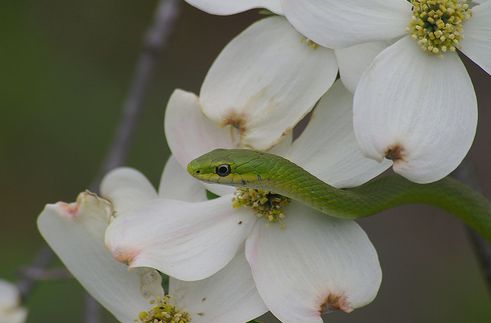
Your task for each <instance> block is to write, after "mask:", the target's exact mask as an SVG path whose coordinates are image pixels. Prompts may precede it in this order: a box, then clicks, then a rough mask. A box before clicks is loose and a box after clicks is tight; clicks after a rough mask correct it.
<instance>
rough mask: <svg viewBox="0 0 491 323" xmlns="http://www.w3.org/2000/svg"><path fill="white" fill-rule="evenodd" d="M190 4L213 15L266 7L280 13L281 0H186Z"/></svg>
mask: <svg viewBox="0 0 491 323" xmlns="http://www.w3.org/2000/svg"><path fill="white" fill-rule="evenodd" d="M186 2H187V3H189V4H190V5H192V6H195V7H196V8H198V9H201V10H203V11H205V12H207V13H211V14H213V15H232V14H235V13H239V12H242V11H246V10H249V9H254V8H266V9H268V10H271V11H273V12H274V13H276V14H279V15H281V14H282V12H283V11H282V9H281V0H233V1H229V0H226V1H223V0H186Z"/></svg>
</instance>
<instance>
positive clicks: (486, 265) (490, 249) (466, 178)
mask: <svg viewBox="0 0 491 323" xmlns="http://www.w3.org/2000/svg"><path fill="white" fill-rule="evenodd" d="M452 175H453V176H454V177H455V178H457V179H459V180H460V181H462V182H464V183H465V184H467V185H469V186H470V187H472V188H473V189H474V190H476V191H478V192H482V190H481V187H480V185H479V180H478V178H477V174H476V172H475V169H474V166H473V165H472V163H471V161H470V160H469V159H465V160H464V161H463V162H462V164H461V165H460V166H459V167H458V168H457V170H455V172H454V173H453V174H452ZM467 234H468V236H469V240H470V241H471V244H472V246H473V248H474V252H475V254H476V257H477V259H478V261H479V264H480V265H481V271H482V272H483V274H484V278H485V280H486V282H487V285H488V291H489V292H490V293H491V244H490V243H489V242H487V241H486V240H484V239H483V238H482V237H481V236H480V235H479V234H477V233H476V232H475V231H474V230H472V229H471V228H469V227H467Z"/></svg>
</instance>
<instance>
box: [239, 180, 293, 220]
mask: <svg viewBox="0 0 491 323" xmlns="http://www.w3.org/2000/svg"><path fill="white" fill-rule="evenodd" d="M289 202H290V199H289V198H287V197H284V196H283V195H279V194H275V193H271V192H268V191H263V190H259V189H253V188H238V189H237V190H236V191H235V196H234V198H233V200H232V206H233V207H234V208H239V207H244V206H248V207H250V208H252V209H253V210H254V213H255V214H256V216H257V217H258V218H264V219H266V220H267V221H268V222H270V223H280V225H281V226H284V223H283V220H284V219H285V213H283V208H284V207H285V206H287V205H288V203H289Z"/></svg>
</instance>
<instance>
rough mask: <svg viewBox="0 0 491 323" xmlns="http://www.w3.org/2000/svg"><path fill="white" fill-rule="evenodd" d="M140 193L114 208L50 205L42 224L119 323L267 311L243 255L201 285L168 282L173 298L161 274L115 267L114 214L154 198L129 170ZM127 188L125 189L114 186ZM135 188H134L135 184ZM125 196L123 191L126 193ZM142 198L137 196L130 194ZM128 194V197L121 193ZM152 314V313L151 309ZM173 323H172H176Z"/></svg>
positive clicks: (97, 201) (92, 203)
mask: <svg viewBox="0 0 491 323" xmlns="http://www.w3.org/2000/svg"><path fill="white" fill-rule="evenodd" d="M118 172H122V173H129V174H131V175H132V176H133V178H136V179H137V181H138V180H139V182H138V183H136V186H137V188H138V189H140V190H136V189H133V190H132V189H131V188H130V189H129V190H126V192H127V193H129V195H127V196H126V197H127V199H125V200H122V201H121V202H122V203H121V204H120V205H119V204H116V205H115V206H116V210H115V211H114V210H113V209H112V207H111V204H110V203H109V202H108V201H106V200H104V199H101V198H98V197H97V196H95V195H94V194H92V193H81V194H80V195H79V196H78V198H77V202H76V203H71V204H66V203H63V202H59V203H56V204H49V205H47V206H46V208H45V209H44V211H43V212H42V213H41V215H40V216H39V218H38V226H39V230H40V231H41V234H42V235H43V237H44V238H45V239H46V241H47V242H48V244H49V245H50V246H51V248H53V250H54V251H55V252H56V254H57V255H58V256H59V257H60V259H61V260H62V261H63V263H64V264H65V265H66V267H67V268H68V270H70V272H71V273H72V274H73V275H74V276H75V277H76V278H77V279H78V280H79V281H80V283H81V284H82V286H84V287H85V289H86V290H87V291H88V292H89V293H90V294H91V295H92V296H93V297H94V298H95V299H96V300H97V301H98V302H99V303H101V304H102V305H103V306H104V307H105V308H106V309H108V310H109V311H110V312H111V313H112V314H113V315H114V316H115V317H116V318H117V319H118V320H119V321H121V322H128V323H129V322H135V320H136V322H140V321H141V322H153V320H151V318H152V317H154V316H157V315H164V317H166V316H167V317H168V318H169V320H168V321H167V320H164V322H171V321H170V318H171V317H174V318H176V317H180V319H181V320H179V322H185V323H187V322H189V321H190V320H192V322H213V323H216V322H222V323H230V322H236V323H242V322H244V321H248V320H250V319H253V318H255V317H257V316H259V315H261V314H263V313H265V312H266V311H267V309H266V307H265V305H264V303H263V302H262V300H261V298H260V297H259V295H258V294H257V291H256V289H255V287H254V282H253V279H252V276H251V272H250V269H249V268H248V266H247V262H246V260H245V257H244V255H243V254H242V255H241V254H238V255H237V256H236V257H235V258H234V259H233V260H232V261H231V262H230V263H229V265H228V266H227V267H225V268H223V269H222V270H221V271H219V272H218V273H217V274H215V275H214V276H212V277H210V278H208V279H206V280H202V281H199V282H183V281H179V280H177V279H173V278H170V281H169V289H170V293H169V296H164V290H163V288H162V285H161V283H162V279H161V276H160V274H159V273H158V272H157V271H155V270H153V269H149V268H136V269H131V270H128V267H127V266H126V265H124V264H121V263H120V262H118V261H116V260H115V259H114V258H113V257H112V255H111V253H110V252H109V251H108V250H107V249H106V247H105V245H104V231H105V230H106V227H107V225H108V223H109V221H110V217H111V216H112V215H113V212H116V213H120V212H121V210H125V209H126V208H129V207H136V206H137V205H136V204H134V203H138V202H143V201H146V200H147V199H149V198H153V197H155V195H156V193H155V191H154V190H153V188H152V187H151V186H150V185H149V184H148V187H143V188H142V186H138V184H142V185H145V184H147V183H146V182H145V181H146V179H145V178H144V177H143V176H142V175H141V174H139V173H137V172H135V171H133V170H130V169H121V170H119V171H118ZM113 184H117V185H124V183H121V182H120V183H113ZM131 184H135V183H131ZM123 191H124V189H123ZM137 191H138V192H139V195H135V194H132V193H134V192H137ZM123 194H124V193H123ZM152 308H153V309H152ZM172 322H174V321H172Z"/></svg>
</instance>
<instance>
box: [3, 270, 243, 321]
mask: <svg viewBox="0 0 491 323" xmlns="http://www.w3.org/2000/svg"><path fill="white" fill-rule="evenodd" d="M247 267H249V264H247ZM249 272H250V269H249ZM249 275H250V274H249ZM251 280H252V276H251ZM19 304H20V296H19V290H18V289H17V287H16V286H15V285H14V284H12V283H10V282H8V281H5V280H3V279H0V323H22V322H24V321H25V320H26V318H27V310H26V309H25V308H23V307H21V306H19Z"/></svg>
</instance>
